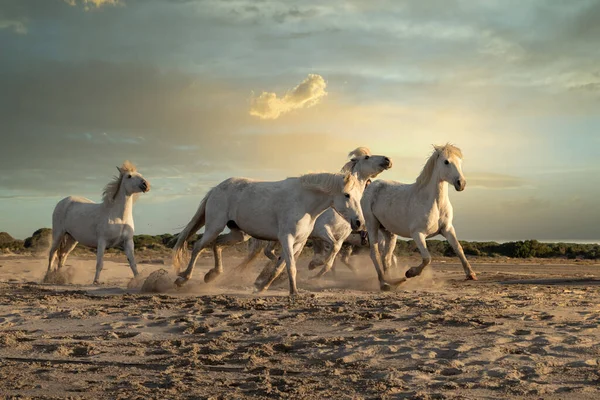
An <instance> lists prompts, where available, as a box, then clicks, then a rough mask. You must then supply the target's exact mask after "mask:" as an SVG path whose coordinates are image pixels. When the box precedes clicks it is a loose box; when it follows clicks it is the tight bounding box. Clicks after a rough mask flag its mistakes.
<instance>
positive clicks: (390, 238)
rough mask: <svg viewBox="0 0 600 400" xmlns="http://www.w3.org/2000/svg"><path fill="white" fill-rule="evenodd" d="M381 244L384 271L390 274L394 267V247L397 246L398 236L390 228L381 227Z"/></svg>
mask: <svg viewBox="0 0 600 400" xmlns="http://www.w3.org/2000/svg"><path fill="white" fill-rule="evenodd" d="M379 234H380V238H382V239H383V240H380V241H379V243H380V246H381V247H382V248H383V254H382V255H381V261H382V262H383V272H384V274H388V273H389V272H390V270H391V267H392V258H393V256H394V249H395V248H396V240H397V238H398V236H396V235H395V234H393V233H392V232H390V231H388V230H384V229H381V230H380V231H379Z"/></svg>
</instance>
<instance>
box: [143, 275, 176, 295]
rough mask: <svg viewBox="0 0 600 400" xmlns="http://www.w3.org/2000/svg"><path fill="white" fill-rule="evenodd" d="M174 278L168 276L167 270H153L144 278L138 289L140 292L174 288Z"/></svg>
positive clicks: (157, 291) (164, 290) (161, 291)
mask: <svg viewBox="0 0 600 400" xmlns="http://www.w3.org/2000/svg"><path fill="white" fill-rule="evenodd" d="M174 281H175V278H173V277H172V276H169V271H167V270H165V269H159V270H157V271H154V272H153V273H151V274H150V275H148V277H147V278H146V279H145V280H144V282H143V283H142V287H141V289H140V291H141V292H142V293H164V292H167V291H169V290H172V289H175V285H174V283H173V282H174Z"/></svg>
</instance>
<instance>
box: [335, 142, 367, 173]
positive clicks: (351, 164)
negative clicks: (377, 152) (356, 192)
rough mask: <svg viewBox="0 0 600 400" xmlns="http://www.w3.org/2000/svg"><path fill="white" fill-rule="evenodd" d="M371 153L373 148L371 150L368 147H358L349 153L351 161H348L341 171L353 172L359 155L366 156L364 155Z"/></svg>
mask: <svg viewBox="0 0 600 400" xmlns="http://www.w3.org/2000/svg"><path fill="white" fill-rule="evenodd" d="M370 155H371V150H369V148H368V147H364V146H361V147H357V148H355V149H354V150H352V151H351V152H350V153H348V157H350V161H348V162H347V163H346V164H345V165H344V166H343V167H342V170H341V172H343V173H345V172H352V171H353V170H354V167H355V166H356V163H357V162H358V157H364V156H370Z"/></svg>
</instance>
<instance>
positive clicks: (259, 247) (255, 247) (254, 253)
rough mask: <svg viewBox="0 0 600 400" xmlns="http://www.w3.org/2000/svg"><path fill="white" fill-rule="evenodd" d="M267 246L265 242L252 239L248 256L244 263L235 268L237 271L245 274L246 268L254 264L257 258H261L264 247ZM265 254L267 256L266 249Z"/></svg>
mask: <svg viewBox="0 0 600 400" xmlns="http://www.w3.org/2000/svg"><path fill="white" fill-rule="evenodd" d="M265 244H266V242H265V241H263V240H258V239H254V238H251V239H250V245H249V246H248V254H247V255H246V257H245V258H244V259H243V260H242V262H241V263H239V264H238V265H237V266H236V267H235V270H236V271H237V272H239V273H241V272H244V271H245V270H246V268H248V266H249V265H250V264H251V263H252V261H254V260H256V257H258V256H259V254H260V252H261V251H263V247H265ZM264 252H265V254H266V252H267V249H266V248H265V249H264Z"/></svg>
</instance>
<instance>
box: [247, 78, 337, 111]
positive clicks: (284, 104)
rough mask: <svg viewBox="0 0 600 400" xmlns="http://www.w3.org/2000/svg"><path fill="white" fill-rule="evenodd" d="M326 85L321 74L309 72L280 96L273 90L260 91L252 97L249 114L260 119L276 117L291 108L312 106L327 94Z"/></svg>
mask: <svg viewBox="0 0 600 400" xmlns="http://www.w3.org/2000/svg"><path fill="white" fill-rule="evenodd" d="M326 87H327V83H326V82H325V79H323V77H322V76H321V75H317V74H309V75H308V77H307V78H306V79H305V80H304V81H302V83H300V84H299V85H298V86H296V87H295V88H293V89H292V90H290V91H288V92H287V93H286V94H285V95H284V96H283V97H281V98H280V97H277V94H276V93H273V92H262V94H261V95H260V96H258V97H255V98H252V99H251V104H250V115H253V116H255V117H259V118H261V119H277V118H279V116H281V115H282V114H285V113H288V112H290V111H292V110H296V109H300V108H308V107H312V106H314V105H315V104H317V103H318V102H319V101H320V100H321V99H322V98H323V97H324V96H326V95H327V92H326V91H325V88H326Z"/></svg>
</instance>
